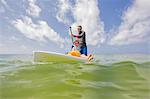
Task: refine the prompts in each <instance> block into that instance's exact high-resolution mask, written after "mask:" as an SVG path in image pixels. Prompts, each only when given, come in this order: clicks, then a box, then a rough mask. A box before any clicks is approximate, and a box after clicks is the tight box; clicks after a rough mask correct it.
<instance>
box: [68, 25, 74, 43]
mask: <svg viewBox="0 0 150 99" xmlns="http://www.w3.org/2000/svg"><path fill="white" fill-rule="evenodd" d="M69 30H70V33H71V40H72V43H73V37H72V35H73V33H72V29H71V26H70V27H69Z"/></svg>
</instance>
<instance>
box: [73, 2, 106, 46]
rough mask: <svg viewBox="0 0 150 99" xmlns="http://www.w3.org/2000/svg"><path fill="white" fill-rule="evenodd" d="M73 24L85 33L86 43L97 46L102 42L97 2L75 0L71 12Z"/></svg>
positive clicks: (102, 29) (101, 28) (101, 26)
mask: <svg viewBox="0 0 150 99" xmlns="http://www.w3.org/2000/svg"><path fill="white" fill-rule="evenodd" d="M73 15H74V19H75V23H76V24H79V25H82V26H83V29H84V30H85V32H86V33H87V43H88V44H90V45H97V44H99V43H101V42H103V41H104V37H103V32H104V25H103V23H102V22H101V20H100V16H99V15H100V11H99V8H98V1H97V0H76V4H75V8H74V10H73Z"/></svg>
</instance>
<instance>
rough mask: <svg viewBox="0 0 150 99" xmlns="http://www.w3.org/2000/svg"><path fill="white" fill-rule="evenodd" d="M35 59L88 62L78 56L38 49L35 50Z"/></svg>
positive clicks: (42, 60) (36, 60)
mask: <svg viewBox="0 0 150 99" xmlns="http://www.w3.org/2000/svg"><path fill="white" fill-rule="evenodd" d="M34 61H35V62H67V63H72V62H86V61H87V59H85V58H81V57H76V56H69V55H66V54H61V53H55V52H45V51H38V52H34Z"/></svg>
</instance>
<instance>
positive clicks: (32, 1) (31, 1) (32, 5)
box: [26, 0, 41, 17]
mask: <svg viewBox="0 0 150 99" xmlns="http://www.w3.org/2000/svg"><path fill="white" fill-rule="evenodd" d="M28 5H29V6H28V9H27V10H26V12H27V13H28V15H30V16H33V17H39V15H40V12H41V8H40V7H39V6H38V5H36V0H28Z"/></svg>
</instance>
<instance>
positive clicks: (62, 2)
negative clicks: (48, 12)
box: [56, 0, 72, 24]
mask: <svg viewBox="0 0 150 99" xmlns="http://www.w3.org/2000/svg"><path fill="white" fill-rule="evenodd" d="M57 7H58V12H57V14H56V18H57V20H58V21H59V22H63V23H65V24H70V20H69V19H68V17H67V14H68V13H69V12H70V11H71V9H72V7H71V4H70V2H69V0H59V2H58V5H57Z"/></svg>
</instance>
